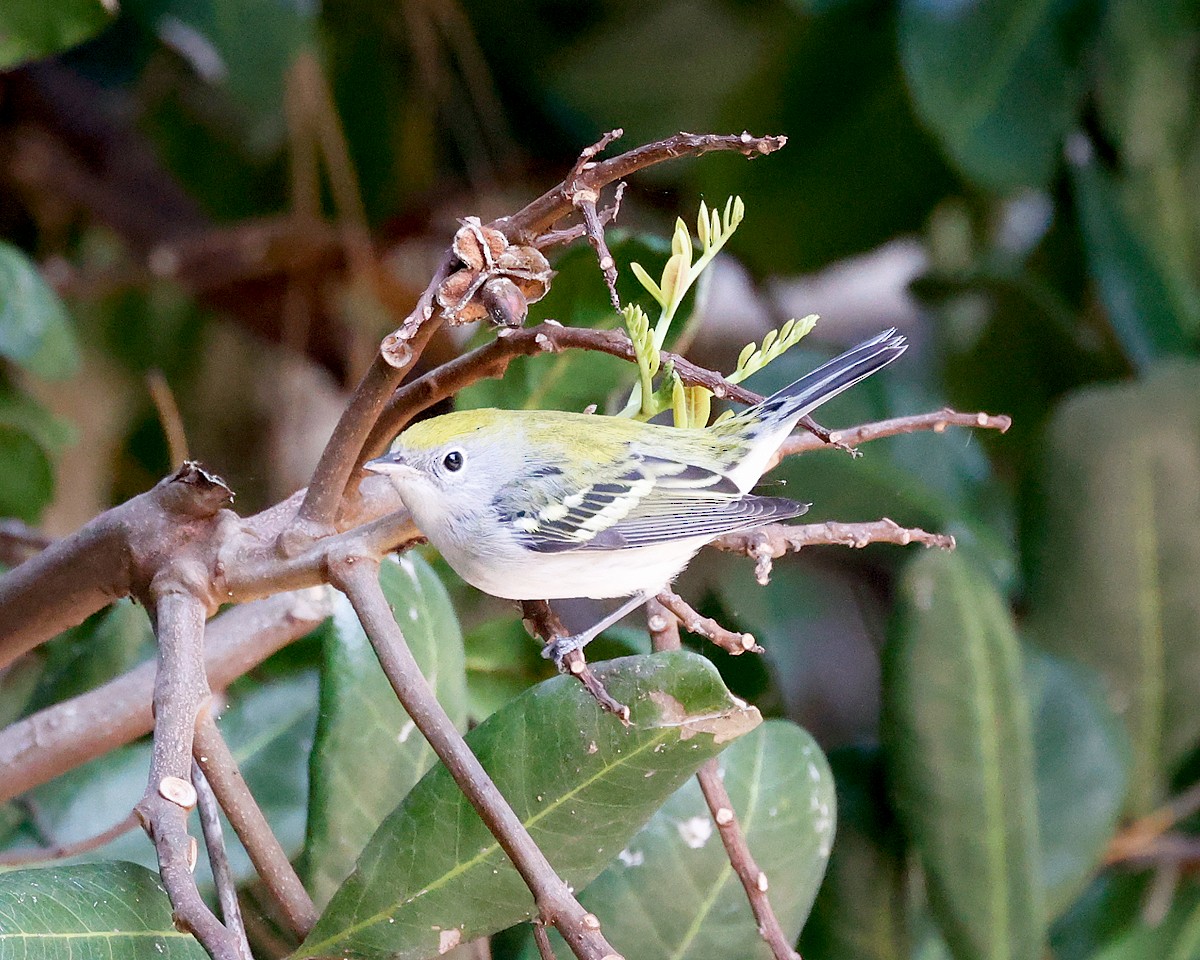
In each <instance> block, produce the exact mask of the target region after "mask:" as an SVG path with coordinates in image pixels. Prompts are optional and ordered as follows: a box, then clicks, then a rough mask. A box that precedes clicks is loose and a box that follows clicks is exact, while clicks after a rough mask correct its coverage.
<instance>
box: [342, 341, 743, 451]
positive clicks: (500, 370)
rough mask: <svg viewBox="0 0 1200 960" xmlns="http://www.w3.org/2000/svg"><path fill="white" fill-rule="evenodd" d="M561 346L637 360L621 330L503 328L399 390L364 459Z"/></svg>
mask: <svg viewBox="0 0 1200 960" xmlns="http://www.w3.org/2000/svg"><path fill="white" fill-rule="evenodd" d="M563 350H594V351H596V352H598V353H606V354H608V355H609V356H613V357H620V358H621V359H622V360H628V361H630V362H633V361H635V360H636V359H637V355H636V353H635V351H634V349H633V344H632V343H631V342H630V340H629V337H628V336H626V334H625V332H624V331H622V330H592V329H589V328H587V327H564V326H563V325H562V324H560V323H557V322H555V321H546V322H545V323H541V324H538V325H537V326H536V327H526V328H524V329H514V328H511V327H510V328H505V329H502V330H499V331H497V334H496V339H495V340H493V341H492V342H491V343H487V344H485V345H484V346H482V347H478V348H476V349H475V350H472V351H471V352H469V353H466V354H463V355H462V356H461V357H458V358H457V359H455V360H451V361H450V362H448V363H444V364H442V365H441V366H440V367H438V368H437V369H436V370H432V371H430V372H429V373H427V374H425V375H424V376H421V377H418V378H417V379H416V380H414V381H412V382H411V383H408V384H405V385H404V386H403V387H401V388H400V389H399V390H397V391H396V393H395V396H393V397H392V398H391V400H389V401H388V404H387V407H386V408H385V409H384V411H383V413H382V414H380V416H379V422H378V423H377V424H376V426H375V429H374V430H373V431H372V432H371V436H370V438H369V439H368V441H367V443H366V446H365V448H364V450H363V455H362V456H363V459H364V460H367V459H370V458H371V457H375V456H379V455H380V454H381V453H383V451H384V450H386V449H387V446H388V444H389V443H391V440H392V438H393V437H395V435H396V434H397V433H399V432H400V430H401V429H403V428H404V426H405V425H406V424H407V423H408V422H409V421H410V420H411V419H412V418H413V417H415V416H416V415H417V414H418V413H420V412H421V411H422V410H426V409H428V408H429V407H431V406H433V404H435V403H439V402H440V401H442V400H445V399H447V398H448V397H452V396H454V394H456V393H458V392H459V391H460V390H463V389H465V388H466V387H468V386H470V385H471V384H472V383H475V382H477V381H479V380H484V379H488V378H492V379H494V378H498V377H502V376H504V372H505V371H506V370H507V369H508V365H509V364H510V363H511V362H512V361H513V359H514V358H516V357H520V356H538V355H540V354H556V353H561V352H562V351H563ZM660 356H661V357H662V362H663V364H664V365H666V364H668V363H669V364H671V365H672V367H673V368H674V370H675V372H676V373H677V374H679V378H680V379H681V380H682V381H683V382H684V384H686V385H687V386H701V387H707V388H708V389H709V390H711V391H712V392H713V394H714V395H715V396H717V397H725V398H728V399H730V400H734V401H736V402H738V403H746V404H752V403H758V401H760V400H761V399H762V397H761V396H759V395H758V394H757V393H754V392H753V391H750V390H747V389H746V388H745V387H742V386H739V385H738V384H736V383H730V382H729V381H728V380H726V379H725V378H724V377H722V376H721V375H720V374H719V373H717V372H716V371H714V370H708V369H706V368H705V367H701V366H699V365H697V364H695V363H692V362H691V361H690V360H688V359H686V358H684V357H681V356H678V355H677V354H674V353H671V352H670V351H668V350H663V351H661V352H660Z"/></svg>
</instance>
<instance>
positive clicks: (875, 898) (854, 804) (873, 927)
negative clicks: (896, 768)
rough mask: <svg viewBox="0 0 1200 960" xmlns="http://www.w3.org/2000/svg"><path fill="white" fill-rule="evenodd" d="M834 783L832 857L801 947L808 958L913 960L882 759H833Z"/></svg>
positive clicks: (841, 754) (870, 753) (857, 752)
mask: <svg viewBox="0 0 1200 960" xmlns="http://www.w3.org/2000/svg"><path fill="white" fill-rule="evenodd" d="M829 763H830V766H831V767H832V768H833V778H834V782H835V783H836V784H837V808H838V830H837V842H836V843H835V844H834V845H833V856H832V857H830V859H829V870H828V871H827V873H826V875H825V882H824V883H823V884H822V885H821V892H820V893H818V894H817V900H816V903H815V904H814V905H813V914H812V918H811V919H810V920H809V921H808V924H807V925H806V926H805V928H804V938H803V940H802V941H801V943H800V953H801V956H803V957H805V958H806V960H908V958H909V956H910V953H909V949H910V941H911V940H912V936H911V934H910V932H909V920H908V917H907V911H906V909H905V899H906V897H905V880H906V871H905V863H904V848H903V844H902V842H901V839H900V837H901V831H900V828H899V825H898V824H897V823H896V822H895V816H894V814H893V813H892V810H891V807H890V806H889V804H888V800H887V794H886V783H885V778H884V769H883V754H882V751H880V750H879V749H877V748H870V749H867V748H860V747H849V748H844V749H841V750H836V751H834V752H833V753H831V754H830V755H829Z"/></svg>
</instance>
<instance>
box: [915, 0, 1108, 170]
mask: <svg viewBox="0 0 1200 960" xmlns="http://www.w3.org/2000/svg"><path fill="white" fill-rule="evenodd" d="M1082 7H1084V5H1083V4H1081V3H1080V0H1057V2H1053V0H1052V2H1048V0H976V2H970V3H930V2H928V0H901V2H900V23H899V40H900V56H901V60H902V62H903V64H904V72H905V76H906V77H907V79H908V84H909V89H910V90H911V91H912V98H913V103H914V104H915V106H916V108H917V112H918V113H919V114H920V116H921V117H922V119H923V120H924V121H925V123H926V124H927V125H928V126H929V127H930V128H931V129H932V130H933V131H934V132H935V133H936V134H937V135H938V137H939V138H940V139H941V141H942V143H943V144H944V145H945V147H946V150H947V151H948V152H949V154H950V155H951V156H952V157H953V158H954V159H955V160H956V161H957V162H958V164H959V166H960V167H962V169H963V171H964V172H965V173H966V174H967V175H968V176H969V177H971V178H972V179H973V180H976V181H978V182H979V183H980V184H982V185H983V186H985V187H988V188H990V189H993V190H997V191H1000V190H1009V189H1012V188H1014V187H1019V186H1041V185H1045V184H1048V183H1049V182H1050V179H1051V177H1052V176H1053V175H1054V171H1055V170H1056V169H1057V166H1058V157H1059V152H1060V150H1061V147H1062V142H1063V138H1064V137H1065V136H1066V134H1067V131H1068V130H1070V129H1071V128H1072V127H1073V126H1075V124H1076V123H1077V119H1076V114H1077V109H1078V102H1079V99H1080V96H1081V94H1082V83H1081V77H1080V76H1079V71H1078V70H1077V68H1076V60H1077V58H1078V52H1077V50H1076V49H1074V48H1075V46H1077V45H1078V40H1079V37H1080V36H1081V35H1084V34H1086V31H1085V30H1084V29H1083V28H1082V25H1081V24H1080V23H1078V22H1076V20H1077V19H1078V18H1077V17H1076V13H1077V11H1078V10H1080V8H1082Z"/></svg>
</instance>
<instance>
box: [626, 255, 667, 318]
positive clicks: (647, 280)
mask: <svg viewBox="0 0 1200 960" xmlns="http://www.w3.org/2000/svg"><path fill="white" fill-rule="evenodd" d="M629 269H630V270H632V271H633V275H634V276H635V277H637V280H638V283H640V284H641V285H642V286H643V287H645V288H646V291H647V292H648V293H649V294H650V296H652V297H653V298H654V299H655V300H657V301H658V305H659V306H660V307H665V306H666V305H667V304H666V301H664V300H663V293H662V288H661V287H659V285H658V284H657V283H655V282H654V278H653V277H651V276H650V274H648V273H647V272H646V268H645V267H643V266H642V265H641V264H640V263H637V262H634V263H631V264H629Z"/></svg>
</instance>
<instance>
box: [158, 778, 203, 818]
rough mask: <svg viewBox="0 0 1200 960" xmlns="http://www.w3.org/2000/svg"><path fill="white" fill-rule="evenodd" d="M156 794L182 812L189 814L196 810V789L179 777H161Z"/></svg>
mask: <svg viewBox="0 0 1200 960" xmlns="http://www.w3.org/2000/svg"><path fill="white" fill-rule="evenodd" d="M158 793H159V796H161V797H162V798H163V799H165V800H169V801H170V802H171V803H173V804H175V806H177V807H182V808H183V809H184V810H187V811H189V812H190V811H192V810H195V809H196V799H197V798H196V788H195V787H193V786H192V785H191V784H190V783H188V782H187V781H186V780H183V779H181V778H180V777H163V778H162V779H161V780H159V781H158Z"/></svg>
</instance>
